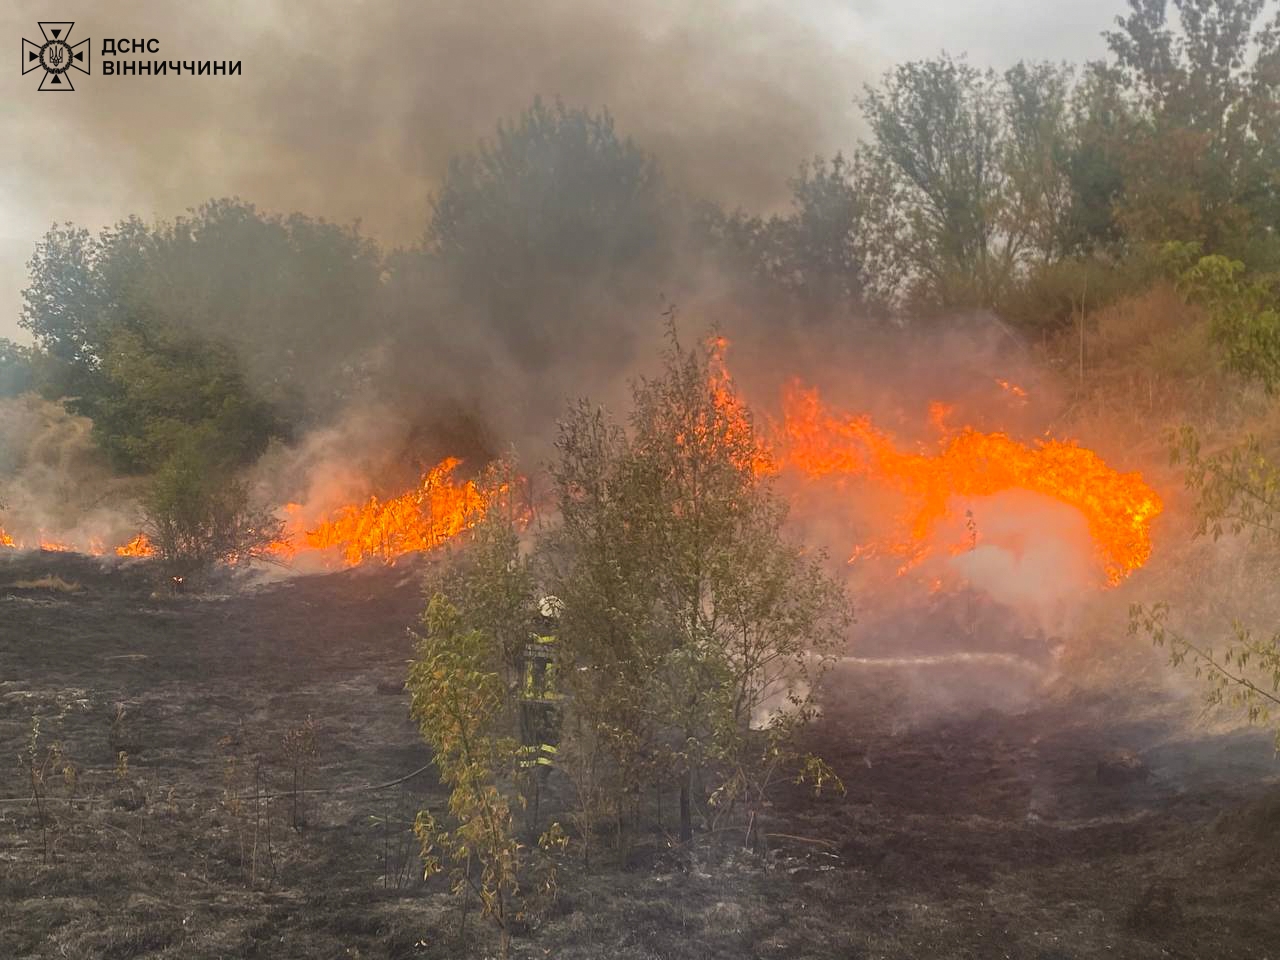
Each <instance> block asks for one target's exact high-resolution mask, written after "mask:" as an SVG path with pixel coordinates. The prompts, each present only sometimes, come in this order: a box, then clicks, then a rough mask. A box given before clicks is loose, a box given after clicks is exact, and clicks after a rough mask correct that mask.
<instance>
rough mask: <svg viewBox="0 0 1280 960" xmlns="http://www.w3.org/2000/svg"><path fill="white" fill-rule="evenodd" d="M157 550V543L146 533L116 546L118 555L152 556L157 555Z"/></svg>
mask: <svg viewBox="0 0 1280 960" xmlns="http://www.w3.org/2000/svg"><path fill="white" fill-rule="evenodd" d="M155 552H156V547H155V544H153V543H152V542H151V538H150V537H148V536H147V535H146V534H145V533H140V534H138V535H137V536H136V537H134V538H133V539H132V540H130V541H129V542H128V543H125V544H122V545H120V546H118V547H116V550H115V553H116V556H117V557H152V556H155Z"/></svg>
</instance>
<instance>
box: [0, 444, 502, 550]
mask: <svg viewBox="0 0 1280 960" xmlns="http://www.w3.org/2000/svg"><path fill="white" fill-rule="evenodd" d="M460 464H461V461H460V460H458V459H456V458H454V457H449V458H447V459H445V460H442V461H440V462H439V463H438V464H436V465H435V466H434V467H432V468H431V469H430V470H428V471H427V472H426V473H424V474H423V476H422V479H421V481H420V482H419V483H418V485H417V486H415V487H414V488H413V489H412V490H409V491H407V492H406V493H403V494H401V495H400V496H398V497H395V498H393V499H390V500H381V499H379V498H378V497H370V498H369V499H368V500H367V501H366V502H364V503H363V504H349V505H347V506H344V507H340V508H339V509H337V510H335V511H333V512H331V513H328V514H326V515H324V516H321V517H318V518H315V519H314V520H313V521H310V522H309V521H308V519H307V518H306V516H305V511H304V510H303V508H302V507H301V506H300V505H298V504H288V505H287V506H286V507H285V508H284V513H285V518H284V519H285V536H284V538H282V539H281V540H279V541H277V542H275V543H273V544H271V546H270V547H269V549H268V553H269V554H271V555H273V556H275V557H276V558H277V559H281V560H286V561H291V560H294V559H296V558H297V557H298V556H299V555H301V554H304V553H314V554H316V555H317V556H318V557H320V559H321V562H322V563H323V564H324V565H326V566H332V565H335V564H336V565H340V566H355V565H357V564H360V563H363V562H365V561H366V560H381V561H383V562H387V563H389V562H391V561H393V560H395V559H396V558H397V557H400V556H403V555H404V554H406V553H413V552H417V551H422V550H431V549H434V548H436V547H438V546H440V545H441V544H443V543H444V542H446V541H447V540H450V539H452V538H453V537H455V536H457V535H458V534H459V533H461V532H463V531H464V530H466V529H468V528H470V527H472V526H474V525H475V524H476V523H477V522H478V521H479V520H480V519H481V518H482V517H483V516H484V514H485V511H486V510H487V509H488V508H489V507H490V506H491V503H490V500H491V499H492V498H493V497H496V496H503V495H505V494H506V493H507V490H506V488H505V487H499V488H498V489H497V490H495V491H493V492H491V493H490V492H486V491H485V490H483V489H481V487H480V486H479V485H478V484H477V483H476V482H475V481H473V480H465V481H458V480H457V479H455V477H454V473H455V471H456V470H457V468H458V466H459V465H460ZM35 542H36V543H37V544H38V546H39V548H40V549H41V550H55V551H71V550H80V551H81V552H84V553H89V554H93V555H100V554H103V553H106V552H108V551H107V550H106V549H105V548H104V547H103V545H102V543H101V542H100V541H97V540H93V541H90V542H89V543H87V544H82V545H73V544H71V543H67V542H64V541H62V540H56V539H53V538H51V537H47V536H44V535H43V534H41V535H40V536H39V538H38V539H37V540H36V541H35ZM26 545H27V544H26V543H25V542H23V541H21V540H16V539H15V538H13V537H11V536H10V535H9V534H7V533H6V532H5V531H4V530H3V529H0V546H2V547H10V548H14V549H23V548H25V547H26ZM110 552H112V553H114V554H115V555H116V556H118V557H127V558H140V557H151V556H155V554H156V546H155V544H154V543H153V542H152V541H151V539H150V538H149V537H148V536H147V535H146V534H145V533H139V534H137V535H135V536H134V537H133V538H132V539H130V540H129V541H128V542H127V543H123V544H121V545H120V546H117V547H115V548H114V549H113V550H112V551H110ZM330 558H332V559H333V560H334V563H330V562H328V561H329V559H330Z"/></svg>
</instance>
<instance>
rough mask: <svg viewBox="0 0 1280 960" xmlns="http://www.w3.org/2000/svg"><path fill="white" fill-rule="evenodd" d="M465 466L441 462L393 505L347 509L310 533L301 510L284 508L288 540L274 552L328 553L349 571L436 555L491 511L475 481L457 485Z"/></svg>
mask: <svg viewBox="0 0 1280 960" xmlns="http://www.w3.org/2000/svg"><path fill="white" fill-rule="evenodd" d="M461 462H462V461H460V460H458V459H457V458H455V457H449V458H447V459H445V460H442V461H440V463H438V464H436V465H435V466H434V467H432V468H431V469H430V470H429V471H427V472H426V473H425V474H424V475H423V477H422V480H421V482H420V483H419V484H418V486H416V487H415V488H414V489H412V490H409V491H408V492H406V493H403V494H401V495H400V496H398V497H395V498H393V499H391V500H381V499H379V498H378V497H370V498H369V499H368V501H366V502H365V503H364V504H361V505H354V504H353V505H349V506H345V507H342V508H341V509H339V510H337V511H336V512H334V513H332V514H330V515H329V516H328V517H327V518H326V519H324V520H322V521H320V522H319V523H318V525H316V526H313V527H310V529H308V527H309V526H310V524H308V523H306V522H305V521H304V520H303V519H302V516H301V515H302V512H303V511H302V508H301V507H299V506H298V505H297V504H290V505H289V506H288V507H286V508H285V512H286V519H285V533H286V538H285V539H284V540H283V541H281V542H279V543H276V544H274V545H273V546H272V548H271V552H272V553H274V554H275V555H276V556H278V557H280V558H282V559H293V558H295V557H297V556H298V555H299V554H300V553H302V552H304V551H321V552H329V553H332V554H336V555H337V556H338V557H339V558H340V559H341V561H342V563H343V564H345V565H346V566H355V565H356V564H359V563H363V562H364V561H366V560H381V561H383V562H390V561H392V560H394V559H395V558H397V557H400V556H403V555H404V554H406V553H414V552H418V551H422V550H431V549H434V548H435V547H438V546H440V545H441V544H442V543H444V542H445V541H447V540H450V539H452V538H453V537H455V536H457V535H458V534H459V533H461V532H462V531H464V530H466V529H468V528H470V527H472V526H474V525H475V524H476V523H477V522H478V521H479V520H480V519H481V518H482V517H483V516H484V513H485V510H486V509H487V507H488V503H487V500H486V495H485V493H484V492H483V491H482V490H481V489H480V488H479V487H478V486H477V485H476V483H475V481H473V480H466V481H463V482H461V483H460V482H458V481H457V480H455V479H454V476H453V474H454V471H456V470H457V468H458V466H459V464H460V463H461Z"/></svg>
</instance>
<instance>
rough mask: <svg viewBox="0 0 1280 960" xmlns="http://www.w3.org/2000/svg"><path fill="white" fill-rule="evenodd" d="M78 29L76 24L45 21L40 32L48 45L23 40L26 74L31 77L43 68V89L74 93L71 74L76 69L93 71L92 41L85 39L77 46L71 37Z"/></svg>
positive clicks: (23, 63) (83, 71) (23, 67)
mask: <svg viewBox="0 0 1280 960" xmlns="http://www.w3.org/2000/svg"><path fill="white" fill-rule="evenodd" d="M74 26H75V24H74V23H50V22H49V21H47V20H42V21H41V22H40V32H41V33H43V34H44V43H42V44H40V43H32V42H31V41H30V40H28V39H26V38H25V37H24V38H23V40H22V72H23V73H24V74H27V73H30V72H31V71H32V70H35V69H36V68H41V69H43V70H44V79H43V80H41V81H40V89H41V90H44V91H46V92H48V91H50V90H54V91H56V90H74V89H75V87H73V86H72V85H71V75H70V74H69V73H67V71H68V70H70V69H71V68H72V67H75V68H76V69H77V70H79V71H80V72H81V73H86V74H87V73H88V72H89V41H88V40H87V39H85V40H81V41H80V42H79V43H77V44H76V45H75V46H74V47H73V46H72V45H71V43H70V41H69V38H70V36H71V28H72V27H74Z"/></svg>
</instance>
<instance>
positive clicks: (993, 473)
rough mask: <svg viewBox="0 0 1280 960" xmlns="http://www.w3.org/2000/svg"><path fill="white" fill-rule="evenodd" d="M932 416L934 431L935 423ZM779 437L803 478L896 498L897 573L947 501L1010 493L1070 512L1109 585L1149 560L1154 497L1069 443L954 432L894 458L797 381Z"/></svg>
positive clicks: (917, 555)
mask: <svg viewBox="0 0 1280 960" xmlns="http://www.w3.org/2000/svg"><path fill="white" fill-rule="evenodd" d="M932 419H934V421H935V425H937V426H942V422H941V417H940V416H937V415H935V416H934V417H933V418H932ZM782 432H783V440H782V442H783V444H784V445H785V461H786V462H787V463H788V464H790V465H792V466H794V467H796V468H798V469H799V470H801V471H802V472H804V473H805V474H807V475H808V476H810V477H837V478H840V477H857V478H864V479H868V480H871V481H874V482H877V483H879V484H881V485H883V486H886V487H888V488H890V489H892V490H895V491H896V492H898V493H899V494H901V495H902V496H903V498H904V499H905V501H906V504H907V510H906V513H905V515H904V517H903V518H902V519H903V522H904V524H905V528H906V536H905V538H904V539H903V541H902V542H899V543H892V544H888V545H887V549H888V551H889V552H891V553H894V554H897V555H898V556H900V557H901V558H902V565H901V567H900V568H899V573H905V572H906V571H907V570H910V569H912V568H913V567H915V566H917V565H918V564H919V563H920V562H921V561H922V560H923V559H924V557H925V556H926V555H928V553H929V552H930V549H931V548H930V545H929V538H930V535H931V533H932V532H933V530H934V528H935V527H936V526H937V525H938V523H939V522H940V521H942V520H944V519H945V518H947V515H948V510H949V509H950V506H949V504H950V501H951V499H952V498H953V497H957V496H958V497H983V496H990V495H992V494H995V493H999V492H1001V491H1005V490H1013V489H1023V490H1030V491H1033V492H1036V493H1040V494H1043V495H1046V496H1049V497H1052V498H1054V499H1056V500H1059V501H1061V502H1063V503H1066V504H1069V505H1071V506H1073V507H1075V508H1076V509H1077V510H1079V511H1080V512H1081V514H1083V515H1084V518H1085V520H1086V521H1087V523H1088V527H1089V531H1090V533H1091V534H1092V537H1093V540H1094V542H1095V544H1096V545H1097V547H1098V549H1099V552H1100V554H1101V559H1102V562H1103V566H1104V568H1105V571H1106V576H1107V581H1108V582H1109V583H1110V584H1112V585H1114V584H1117V583H1119V582H1120V581H1122V580H1124V579H1125V578H1126V577H1127V576H1129V574H1131V573H1132V572H1133V571H1134V570H1136V569H1138V568H1139V567H1141V566H1142V565H1143V564H1144V563H1146V562H1147V559H1148V557H1150V555H1151V536H1150V533H1151V522H1152V520H1154V519H1155V517H1156V516H1157V515H1158V514H1159V513H1160V511H1161V510H1162V508H1163V505H1162V503H1161V501H1160V497H1159V496H1158V495H1157V494H1156V492H1155V491H1154V490H1152V489H1151V487H1150V486H1148V485H1147V483H1146V482H1145V481H1144V480H1143V478H1142V476H1141V475H1140V474H1138V473H1120V472H1118V471H1117V470H1115V469H1113V468H1112V467H1110V466H1108V465H1107V464H1106V463H1105V462H1104V461H1103V460H1102V458H1101V457H1099V456H1098V455H1097V454H1096V453H1094V452H1093V451H1092V450H1088V449H1086V448H1084V447H1081V446H1079V445H1077V444H1076V443H1074V442H1071V441H1061V440H1036V441H1034V442H1032V443H1031V444H1025V443H1021V442H1019V441H1017V440H1014V439H1013V438H1012V437H1010V436H1008V435H1007V434H1004V433H982V432H980V431H978V430H975V429H974V428H972V427H964V428H961V429H959V430H946V431H945V433H944V436H943V438H942V440H941V441H940V448H939V450H938V451H937V452H936V453H904V452H902V451H900V450H899V449H898V448H897V446H896V445H895V443H894V441H893V439H892V437H890V436H889V435H888V434H886V433H884V432H882V431H880V430H878V429H877V428H876V427H875V426H873V425H872V423H871V420H870V418H869V417H866V416H848V415H839V414H835V413H832V412H830V411H828V410H827V409H826V408H825V407H824V406H823V404H822V401H821V399H820V398H819V396H818V392H817V391H816V390H809V389H805V388H804V387H802V386H801V385H799V384H793V385H792V387H791V388H790V390H789V391H788V393H787V396H786V399H785V403H784V426H783V431H782ZM855 555H857V554H856V553H855Z"/></svg>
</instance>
